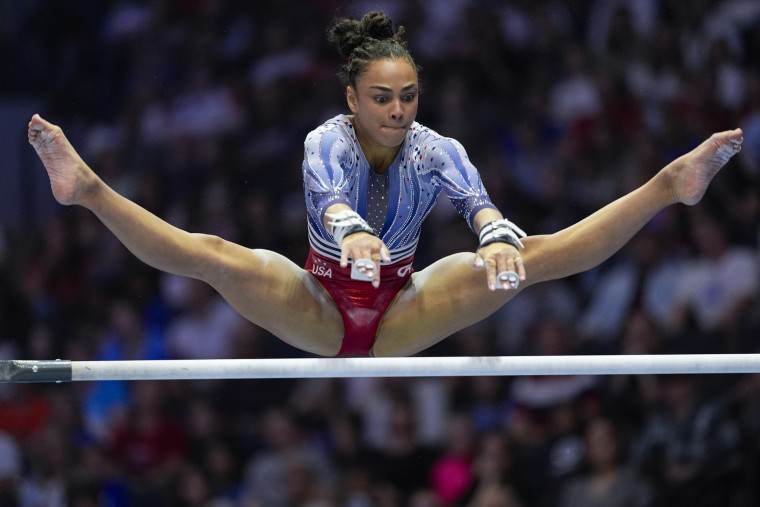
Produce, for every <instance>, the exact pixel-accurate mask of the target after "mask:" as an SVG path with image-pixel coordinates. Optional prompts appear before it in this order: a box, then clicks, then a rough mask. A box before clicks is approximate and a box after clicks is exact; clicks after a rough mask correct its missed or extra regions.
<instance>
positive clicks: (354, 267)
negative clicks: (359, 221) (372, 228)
mask: <svg viewBox="0 0 760 507" xmlns="http://www.w3.org/2000/svg"><path fill="white" fill-rule="evenodd" d="M349 259H351V260H352V264H351V278H352V279H354V280H362V281H368V282H372V285H373V286H374V287H379V286H380V264H381V262H390V260H391V253H390V251H389V250H388V248H387V247H386V246H385V244H384V243H383V242H382V240H380V239H379V238H378V237H377V236H373V235H371V234H363V233H358V234H353V235H351V236H349V237H347V238H346V239H344V240H343V244H342V245H341V260H340V265H341V267H344V268H345V267H346V266H348V261H349Z"/></svg>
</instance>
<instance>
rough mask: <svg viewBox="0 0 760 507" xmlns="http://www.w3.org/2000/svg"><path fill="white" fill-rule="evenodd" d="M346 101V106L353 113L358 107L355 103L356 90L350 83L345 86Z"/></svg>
mask: <svg viewBox="0 0 760 507" xmlns="http://www.w3.org/2000/svg"><path fill="white" fill-rule="evenodd" d="M346 102H348V108H349V109H350V110H351V112H352V113H354V114H355V113H356V111H358V109H359V107H358V104H357V103H356V90H354V88H353V87H352V86H351V85H348V86H346Z"/></svg>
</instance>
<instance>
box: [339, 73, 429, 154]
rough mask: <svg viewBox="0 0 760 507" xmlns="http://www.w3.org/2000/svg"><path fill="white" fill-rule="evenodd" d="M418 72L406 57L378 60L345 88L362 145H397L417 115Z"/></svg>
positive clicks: (366, 146) (367, 146)
mask: <svg viewBox="0 0 760 507" xmlns="http://www.w3.org/2000/svg"><path fill="white" fill-rule="evenodd" d="M418 95H419V84H418V82H417V72H416V71H415V69H414V67H413V66H412V64H411V63H409V61H408V60H406V59H405V58H394V59H383V60H375V61H373V62H371V63H370V64H369V66H368V67H367V71H366V72H365V73H364V74H362V75H361V76H360V77H359V78H358V79H357V80H356V87H355V88H354V87H353V86H349V87H348V88H347V90H346V99H347V101H348V107H349V108H350V109H351V112H353V113H354V118H353V119H354V129H355V130H356V135H357V136H358V137H359V141H360V142H361V144H362V148H365V149H367V148H369V149H370V150H379V149H388V148H396V149H397V148H398V147H399V146H401V143H403V142H404V137H405V136H406V132H407V130H409V127H410V126H411V124H412V122H413V121H414V119H415V118H416V116H417V97H418Z"/></svg>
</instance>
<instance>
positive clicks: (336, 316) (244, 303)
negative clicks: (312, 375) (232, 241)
mask: <svg viewBox="0 0 760 507" xmlns="http://www.w3.org/2000/svg"><path fill="white" fill-rule="evenodd" d="M235 254H236V255H239V256H241V258H240V259H238V260H239V261H240V262H236V263H235V264H236V266H238V267H237V268H236V269H235V270H234V271H235V272H234V276H225V277H216V279H214V280H209V283H211V285H212V286H213V287H214V288H215V289H216V290H217V291H218V292H219V293H220V294H221V295H222V296H223V297H224V298H225V299H226V300H227V302H228V303H230V305H232V307H233V308H235V310H237V311H238V312H239V313H240V314H241V315H242V316H243V317H245V318H247V319H248V320H250V321H251V322H253V323H255V324H257V325H259V326H261V327H263V328H264V329H266V330H268V331H269V332H271V333H272V334H274V335H275V336H277V337H279V338H280V339H282V340H283V341H284V342H286V343H288V344H290V345H293V346H294V347H297V348H299V349H301V350H305V351H307V352H311V353H314V354H319V355H324V356H332V355H335V354H337V352H338V350H339V349H340V345H341V342H342V339H343V319H342V318H341V316H340V312H339V311H338V308H337V306H336V304H335V302H334V301H333V299H332V298H331V297H330V295H329V294H328V293H327V291H326V290H325V289H324V288H323V287H322V285H321V284H320V283H319V281H318V280H317V279H316V277H314V275H312V274H311V273H309V272H308V271H306V270H305V269H303V268H301V267H299V266H298V265H296V264H295V263H294V262H292V261H291V260H290V259H288V258H286V257H284V256H282V255H280V254H278V253H276V252H272V251H268V250H247V251H245V252H243V251H237V252H235Z"/></svg>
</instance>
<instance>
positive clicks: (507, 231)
mask: <svg viewBox="0 0 760 507" xmlns="http://www.w3.org/2000/svg"><path fill="white" fill-rule="evenodd" d="M479 236H480V246H481V247H484V246H486V245H490V244H491V243H496V242H501V243H508V244H510V245H512V246H513V247H515V248H517V249H518V250H519V249H521V248H525V245H523V243H522V241H520V238H524V237H525V236H527V234H525V232H524V231H523V230H522V229H520V228H519V227H517V225H515V224H513V223H512V222H510V221H509V220H507V219H506V218H502V219H501V220H494V221H493V222H489V223H487V224H486V225H484V226H483V228H482V229H480V234H479Z"/></svg>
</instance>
